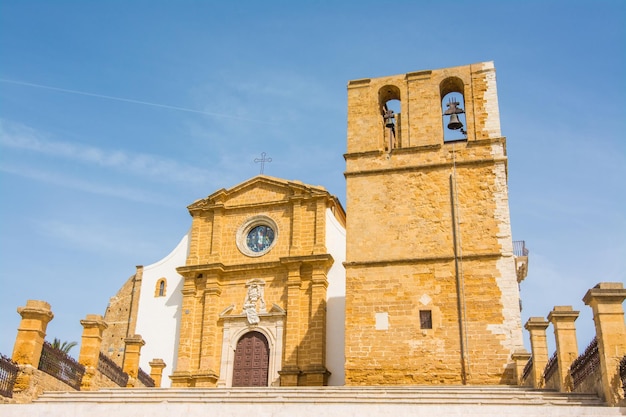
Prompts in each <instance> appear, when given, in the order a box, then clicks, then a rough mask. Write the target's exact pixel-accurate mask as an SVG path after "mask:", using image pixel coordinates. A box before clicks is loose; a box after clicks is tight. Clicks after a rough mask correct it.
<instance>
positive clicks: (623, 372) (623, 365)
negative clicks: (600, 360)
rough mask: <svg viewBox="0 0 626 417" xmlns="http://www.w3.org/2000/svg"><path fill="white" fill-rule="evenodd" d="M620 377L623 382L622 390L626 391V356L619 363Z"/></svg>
mask: <svg viewBox="0 0 626 417" xmlns="http://www.w3.org/2000/svg"><path fill="white" fill-rule="evenodd" d="M619 377H620V379H621V380H622V389H623V390H624V391H626V356H624V357H623V358H622V360H621V361H619Z"/></svg>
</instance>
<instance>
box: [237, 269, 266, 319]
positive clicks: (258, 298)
mask: <svg viewBox="0 0 626 417" xmlns="http://www.w3.org/2000/svg"><path fill="white" fill-rule="evenodd" d="M246 288H247V289H248V291H247V294H246V299H245V300H244V302H243V312H244V313H245V314H246V317H247V318H248V323H250V324H259V314H258V313H267V310H266V308H265V298H264V292H265V281H263V280H261V279H253V280H250V281H248V282H247V283H246ZM257 303H258V304H259V310H258V312H257Z"/></svg>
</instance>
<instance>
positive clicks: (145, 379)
mask: <svg viewBox="0 0 626 417" xmlns="http://www.w3.org/2000/svg"><path fill="white" fill-rule="evenodd" d="M137 379H138V380H139V381H140V382H141V383H142V384H143V385H144V386H145V387H150V388H152V387H154V379H152V377H151V376H150V375H148V374H147V373H146V372H145V371H144V370H143V369H141V368H139V372H137Z"/></svg>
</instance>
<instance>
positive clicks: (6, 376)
mask: <svg viewBox="0 0 626 417" xmlns="http://www.w3.org/2000/svg"><path fill="white" fill-rule="evenodd" d="M19 370H20V369H19V368H18V366H17V364H16V363H15V362H13V361H12V360H11V359H9V358H7V357H6V356H4V355H2V354H0V395H2V396H3V397H7V398H12V397H13V386H14V385H15V380H16V379H17V373H18V372H19Z"/></svg>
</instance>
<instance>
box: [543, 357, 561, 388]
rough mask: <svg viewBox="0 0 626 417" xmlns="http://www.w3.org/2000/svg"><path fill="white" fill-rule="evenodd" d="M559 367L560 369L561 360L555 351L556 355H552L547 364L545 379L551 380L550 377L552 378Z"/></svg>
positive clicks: (544, 372)
mask: <svg viewBox="0 0 626 417" xmlns="http://www.w3.org/2000/svg"><path fill="white" fill-rule="evenodd" d="M557 369H559V361H558V359H557V356H556V352H554V355H552V357H551V358H550V360H549V361H548V363H547V364H546V368H545V369H544V371H543V380H544V381H546V382H547V381H549V380H550V378H552V375H554V373H555V372H556V371H557Z"/></svg>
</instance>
